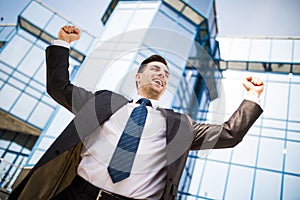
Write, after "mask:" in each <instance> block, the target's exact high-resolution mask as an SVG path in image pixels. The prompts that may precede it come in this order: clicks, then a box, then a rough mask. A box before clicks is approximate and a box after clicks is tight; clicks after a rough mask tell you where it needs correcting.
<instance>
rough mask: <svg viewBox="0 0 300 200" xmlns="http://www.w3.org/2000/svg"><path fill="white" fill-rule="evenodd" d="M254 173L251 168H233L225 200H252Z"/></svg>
mask: <svg viewBox="0 0 300 200" xmlns="http://www.w3.org/2000/svg"><path fill="white" fill-rule="evenodd" d="M253 172H254V169H251V168H245V167H238V166H231V168H230V174H229V177H228V183H227V190H226V195H225V199H228V200H231V199H251V192H252V182H253ZM241 178H242V181H241Z"/></svg>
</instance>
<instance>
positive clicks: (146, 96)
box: [137, 91, 160, 101]
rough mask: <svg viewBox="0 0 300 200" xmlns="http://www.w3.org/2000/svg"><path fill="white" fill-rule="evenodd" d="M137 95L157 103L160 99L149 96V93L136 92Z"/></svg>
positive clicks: (152, 95)
mask: <svg viewBox="0 0 300 200" xmlns="http://www.w3.org/2000/svg"><path fill="white" fill-rule="evenodd" d="M137 94H138V95H140V96H142V97H144V98H147V99H153V100H157V101H159V99H160V96H158V95H154V94H149V93H145V92H141V91H138V92H137Z"/></svg>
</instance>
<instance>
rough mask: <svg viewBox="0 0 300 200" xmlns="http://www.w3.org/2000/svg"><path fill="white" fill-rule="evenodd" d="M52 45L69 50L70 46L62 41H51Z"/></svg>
mask: <svg viewBox="0 0 300 200" xmlns="http://www.w3.org/2000/svg"><path fill="white" fill-rule="evenodd" d="M52 45H55V46H61V47H65V48H68V49H70V44H69V43H68V42H66V41H63V40H53V41H52Z"/></svg>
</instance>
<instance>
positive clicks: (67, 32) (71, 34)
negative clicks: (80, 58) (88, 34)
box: [58, 26, 80, 43]
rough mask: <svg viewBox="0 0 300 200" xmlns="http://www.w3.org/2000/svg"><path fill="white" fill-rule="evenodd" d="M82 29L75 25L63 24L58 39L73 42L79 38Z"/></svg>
mask: <svg viewBox="0 0 300 200" xmlns="http://www.w3.org/2000/svg"><path fill="white" fill-rule="evenodd" d="M79 38H80V30H79V29H78V28H76V27H75V26H63V27H62V28H61V29H60V30H59V32H58V39H59V40H64V41H66V42H68V43H71V42H73V41H75V40H79Z"/></svg>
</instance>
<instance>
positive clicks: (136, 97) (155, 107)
mask: <svg viewBox="0 0 300 200" xmlns="http://www.w3.org/2000/svg"><path fill="white" fill-rule="evenodd" d="M141 98H145V97H143V96H141V95H138V94H136V95H134V96H133V97H132V101H133V103H136V102H137V101H138V100H140V99H141ZM149 100H150V101H151V104H152V107H153V108H154V109H157V108H159V104H160V103H159V101H157V100H155V99H149Z"/></svg>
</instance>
